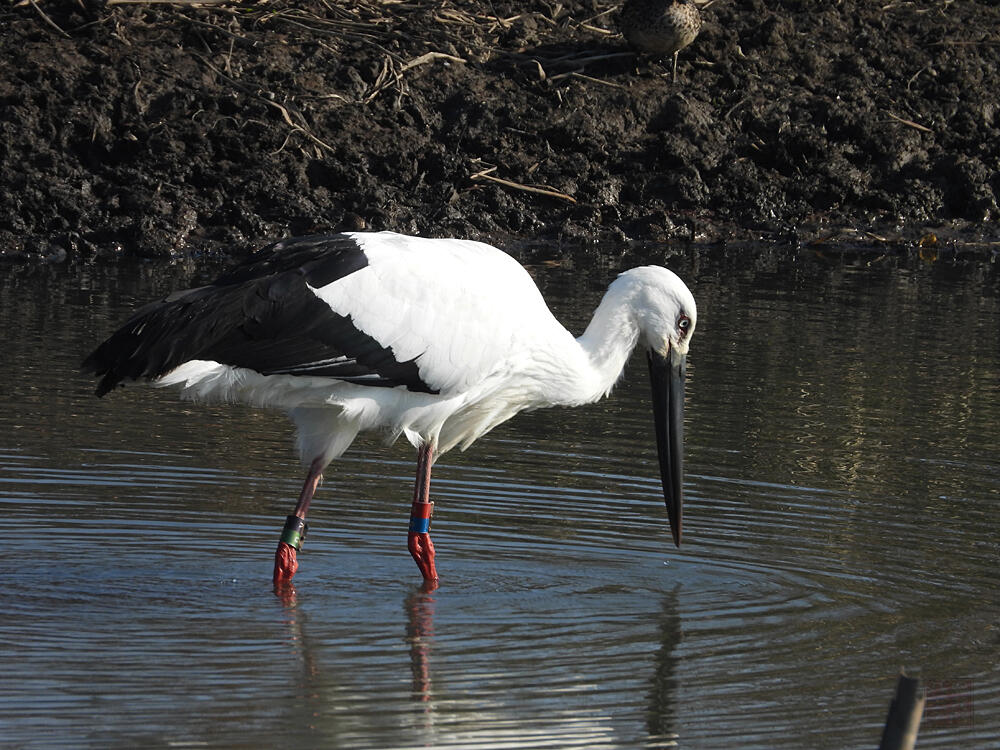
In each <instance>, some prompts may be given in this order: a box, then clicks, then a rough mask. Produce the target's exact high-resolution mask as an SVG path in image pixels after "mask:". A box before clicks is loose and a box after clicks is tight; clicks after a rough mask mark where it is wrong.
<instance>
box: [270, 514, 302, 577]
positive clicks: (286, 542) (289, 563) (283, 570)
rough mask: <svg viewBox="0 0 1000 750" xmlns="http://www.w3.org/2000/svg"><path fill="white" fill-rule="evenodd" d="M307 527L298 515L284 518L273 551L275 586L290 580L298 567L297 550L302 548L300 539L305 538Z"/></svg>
mask: <svg viewBox="0 0 1000 750" xmlns="http://www.w3.org/2000/svg"><path fill="white" fill-rule="evenodd" d="M308 528H309V527H308V526H307V525H306V522H305V520H304V519H302V518H299V517H298V516H288V518H287V519H286V521H285V528H284V529H283V530H282V532H281V541H280V542H278V550H277V551H276V552H275V553H274V579H273V580H274V585H275V586H280V585H283V584H287V583H289V582H291V580H292V576H294V575H295V572H296V571H297V570H298V569H299V560H298V552H299V550H300V549H302V541H303V540H304V539H305V538H306V529H308Z"/></svg>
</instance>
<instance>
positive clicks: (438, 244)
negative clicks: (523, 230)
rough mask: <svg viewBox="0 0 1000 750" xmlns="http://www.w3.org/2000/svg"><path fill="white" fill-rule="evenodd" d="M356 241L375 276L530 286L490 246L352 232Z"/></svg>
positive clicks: (506, 258) (515, 264) (510, 260)
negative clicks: (500, 281) (426, 277)
mask: <svg viewBox="0 0 1000 750" xmlns="http://www.w3.org/2000/svg"><path fill="white" fill-rule="evenodd" d="M349 236H350V237H351V239H352V240H354V241H355V242H357V244H358V246H359V247H360V248H361V250H362V252H363V253H364V255H365V256H366V257H367V259H368V262H369V264H370V265H371V266H372V268H373V270H375V271H376V272H377V273H378V274H379V275H382V276H386V275H392V274H394V273H398V274H411V275H412V274H417V275H420V276H430V275H432V276H434V277H435V278H436V279H437V281H438V283H439V284H441V283H447V282H448V280H449V279H450V278H461V279H462V280H463V283H466V284H467V283H472V284H475V283H476V280H477V279H483V280H492V281H493V282H494V283H495V282H496V281H497V280H498V279H497V275H498V274H499V277H500V279H503V280H504V281H506V282H507V283H528V284H531V285H532V286H534V283H533V282H532V281H531V277H530V276H529V275H528V273H527V272H526V271H525V270H524V267H523V266H522V265H521V264H520V263H518V262H517V261H516V260H515V259H514V258H513V257H511V256H510V255H508V254H507V253H505V252H504V251H503V250H500V249H498V248H496V247H493V246H492V245H487V244H486V243H484V242H476V241H475V240H461V239H451V238H443V239H437V238H428V237H412V236H408V235H404V234H397V233H395V232H368V233H363V232H356V233H351V234H350V235H349Z"/></svg>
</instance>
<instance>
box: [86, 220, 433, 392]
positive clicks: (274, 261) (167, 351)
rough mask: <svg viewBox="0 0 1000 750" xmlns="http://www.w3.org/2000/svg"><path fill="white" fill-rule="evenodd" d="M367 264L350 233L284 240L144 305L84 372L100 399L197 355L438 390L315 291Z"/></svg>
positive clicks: (277, 370)
mask: <svg viewBox="0 0 1000 750" xmlns="http://www.w3.org/2000/svg"><path fill="white" fill-rule="evenodd" d="M367 264H368V259H367V257H366V256H365V254H364V252H363V251H362V250H361V248H360V247H359V245H358V243H357V242H356V241H355V240H354V239H353V238H351V237H349V236H346V235H332V236H322V235H317V236H313V237H300V238H295V239H290V240H283V241H281V242H278V243H275V244H273V245H270V246H269V247H266V248H264V249H263V250H261V251H259V252H258V253H255V254H254V255H252V256H251V257H250V258H248V259H247V260H246V261H245V262H244V263H242V264H241V265H239V266H237V267H236V268H234V269H233V270H231V271H229V272H227V273H224V274H223V275H221V276H220V277H219V278H218V279H216V280H215V281H214V282H213V283H212V284H211V285H209V286H205V287H199V288H197V289H188V290H185V291H182V292H175V293H173V294H171V295H170V296H168V297H167V298H165V299H163V300H161V301H159V302H154V303H152V304H149V305H146V306H145V307H143V308H141V309H140V310H138V311H137V312H136V313H135V314H134V315H133V316H132V317H131V318H130V319H129V320H128V321H127V322H126V323H125V325H123V326H122V327H121V328H120V329H119V330H118V331H116V332H115V333H114V334H112V335H111V337H110V338H108V340H107V341H105V342H104V343H102V344H101V345H100V346H99V347H97V349H96V350H94V352H93V353H92V354H90V356H88V357H87V358H86V359H85V360H84V362H83V365H82V367H83V369H84V370H86V371H89V372H93V373H95V374H97V375H98V376H100V377H101V381H100V383H99V384H98V386H97V395H98V396H103V395H104V394H105V393H107V392H108V391H110V390H111V389H112V388H114V387H115V385H117V384H118V383H120V382H121V381H122V380H126V379H131V380H136V379H139V378H156V377H159V376H161V375H165V374H166V373H168V372H170V371H171V370H173V369H174V368H176V367H178V366H180V365H182V364H183V363H184V362H187V361H189V360H193V359H202V360H211V361H215V362H220V363H222V364H226V365H231V366H234V367H245V368H248V369H251V370H255V371H256V372H259V373H261V374H263V375H277V374H287V375H314V376H316V375H318V376H325V377H331V378H336V379H338V380H342V381H346V382H353V383H359V384H363V385H372V386H381V387H393V386H406V387H407V388H408V389H409V390H412V391H422V392H425V393H436V392H437V391H435V390H433V389H431V388H430V387H429V386H428V385H427V384H426V383H424V382H423V380H421V378H420V373H419V370H418V369H417V365H416V362H414V361H413V360H409V361H406V362H400V361H398V360H397V359H396V358H395V356H394V355H393V352H392V350H391V349H390V348H388V347H385V346H382V345H381V344H380V343H379V342H378V341H376V340H375V339H373V338H372V337H371V336H369V335H368V334H366V333H365V332H364V331H361V330H360V329H358V328H357V327H356V326H355V325H354V323H353V322H352V320H351V318H350V316H344V315H340V314H338V313H336V312H334V311H333V310H331V309H330V307H329V305H327V304H326V303H325V302H323V300H321V299H320V298H319V297H317V296H316V295H315V294H314V293H313V292H312V291H311V290H310V289H309V287H310V286H311V287H313V288H318V287H321V286H325V285H326V284H329V283H332V282H333V281H336V280H337V279H339V278H343V277H344V276H347V275H349V274H351V273H354V272H356V271H359V270H360V269H362V268H364V267H365V266H367Z"/></svg>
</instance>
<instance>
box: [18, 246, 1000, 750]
mask: <svg viewBox="0 0 1000 750" xmlns="http://www.w3.org/2000/svg"><path fill="white" fill-rule="evenodd" d="M649 260H652V261H660V262H662V256H657V253H656V251H649V252H648V254H647V255H646V256H645V257H638V256H637V257H628V258H623V259H622V260H621V262H620V264H616V268H610V267H606V264H605V263H598V262H596V261H595V262H591V261H586V260H581V261H579V262H578V263H576V264H574V265H567V264H555V263H542V262H539V263H537V264H536V265H535V266H533V268H532V270H533V271H534V273H535V275H536V277H537V278H538V280H539V283H540V284H541V285H542V287H543V291H544V292H545V294H546V296H547V298H548V299H549V300H550V301H551V304H552V307H553V309H554V310H555V311H556V312H557V314H558V315H559V316H560V317H561V319H563V320H564V321H565V322H566V323H567V325H568V326H569V327H570V328H571V329H573V330H577V331H579V330H581V329H582V326H583V325H584V324H585V322H586V320H587V318H588V316H589V314H590V311H591V310H592V309H593V306H594V305H595V304H596V302H597V300H598V299H599V297H600V294H601V292H602V290H603V288H604V287H605V286H606V284H607V282H608V281H609V280H610V279H611V278H612V277H613V275H614V273H615V272H616V271H617V270H618V267H617V266H618V265H620V267H622V268H624V267H629V266H631V265H636V264H638V263H639V262H644V261H649ZM667 264H668V265H670V266H671V267H672V268H674V269H675V270H677V271H678V272H679V273H680V274H681V275H682V276H683V277H684V278H686V279H688V280H689V282H690V286H691V287H692V290H693V291H694V294H695V296H696V298H697V300H698V303H699V310H700V316H699V324H698V330H697V332H696V334H695V338H694V343H693V346H692V353H691V356H690V358H689V384H688V410H687V440H688V444H687V479H686V485H685V488H686V493H687V507H686V517H685V543H684V546H683V547H682V548H681V549H680V550H677V549H674V548H673V547H672V545H671V544H670V536H669V531H668V529H667V522H666V513H665V509H664V508H663V502H662V498H661V497H660V496H659V481H658V478H657V470H656V465H655V455H654V452H653V446H652V428H651V418H650V415H649V413H648V399H647V393H646V391H647V385H646V383H645V372H644V369H645V367H644V363H643V362H642V361H641V360H640V359H638V358H636V359H635V360H634V361H633V362H632V363H631V364H630V366H629V368H628V370H627V372H626V378H625V380H624V381H623V383H622V384H621V386H620V387H619V388H617V389H616V391H615V393H614V394H613V395H612V398H610V399H609V400H606V401H604V402H602V403H601V404H597V405H594V406H591V407H585V408H580V409H576V410H565V411H556V410H552V411H542V412H537V413H534V414H527V415H521V416H520V417H518V418H517V419H515V420H514V421H513V422H510V423H508V424H507V425H504V426H503V427H501V428H498V429H497V430H495V431H494V432H493V433H491V434H490V435H488V436H486V437H485V438H483V439H482V440H480V441H479V442H478V443H477V444H476V445H475V446H474V447H473V448H472V449H471V450H470V451H469V452H467V453H465V454H459V453H453V454H448V455H446V456H445V457H444V458H443V459H442V460H441V461H440V462H439V463H438V465H437V466H436V468H435V476H434V482H433V488H432V492H433V496H434V499H435V500H436V503H437V508H436V512H435V524H434V541H435V544H436V546H437V549H438V567H439V571H440V572H441V574H442V576H443V581H442V585H441V587H440V588H439V589H438V590H437V591H434V592H433V593H424V592H422V591H421V589H420V586H419V574H418V572H417V570H416V567H415V566H414V565H413V563H412V561H411V560H410V559H409V555H408V553H407V551H406V523H407V518H408V515H409V499H410V493H411V483H412V476H413V469H414V456H413V452H412V450H411V449H410V448H409V447H408V446H405V445H402V444H399V445H396V446H394V447H393V448H391V449H386V448H384V447H383V446H381V445H380V444H379V443H378V442H377V441H376V440H374V439H370V438H369V439H362V440H360V441H359V442H358V443H357V444H356V446H355V447H354V448H353V449H352V451H351V452H350V453H349V454H348V455H347V456H346V457H345V458H344V459H343V460H341V461H339V462H338V463H337V464H336V465H335V467H333V469H332V470H331V471H330V472H329V473H328V481H327V483H326V484H325V486H324V487H323V488H322V489H321V491H320V493H319V495H318V498H317V501H316V502H315V503H314V505H313V510H312V511H311V513H310V522H311V530H310V534H309V538H308V542H307V544H306V546H305V548H304V551H303V553H302V555H301V560H302V569H301V571H300V573H299V574H298V576H297V577H296V594H295V596H294V597H290V598H288V599H286V600H282V599H279V598H278V597H276V596H275V594H274V593H273V592H272V591H271V587H270V582H269V578H270V569H271V561H272V557H271V556H272V552H273V548H274V544H275V542H276V540H277V536H278V533H279V531H280V528H281V525H282V523H283V518H284V516H285V515H286V514H287V513H289V512H290V510H291V507H292V506H293V505H294V499H295V497H296V495H297V493H298V488H299V482H300V481H301V470H300V468H299V466H298V464H297V461H296V458H295V456H294V455H293V453H292V450H291V447H290V435H291V431H290V429H289V427H288V425H287V424H286V422H285V420H284V419H283V418H282V417H281V416H280V415H274V414H270V413H266V412H255V411H252V410H249V409H245V408H242V407H209V408H205V407H198V406H192V405H190V404H184V403H181V402H178V401H177V400H176V399H175V398H174V396H173V394H171V393H168V392H160V391H151V390H147V389H144V388H137V387H130V388H127V389H125V390H124V391H119V392H117V393H115V394H113V395H111V396H108V397H106V398H105V399H102V400H98V399H95V398H94V397H93V396H92V387H93V384H92V382H91V381H90V380H88V379H87V378H86V377H84V376H82V375H80V374H78V372H77V370H76V366H77V364H78V362H79V360H80V358H81V357H82V356H83V355H84V354H85V353H86V352H87V351H88V349H89V347H91V346H92V345H93V344H95V343H96V342H97V341H98V340H99V338H100V337H101V336H102V335H104V334H106V333H108V332H109V331H110V330H111V328H112V326H113V325H114V324H115V323H117V322H120V320H121V319H122V318H123V317H124V316H125V315H126V314H127V313H128V311H129V310H130V309H131V308H132V307H133V306H134V305H136V304H137V303H140V302H142V301H146V300H148V299H151V298H155V297H156V296H157V295H162V294H164V293H166V291H167V290H169V289H170V288H173V287H175V286H179V285H184V284H189V283H193V282H197V281H199V280H202V279H200V278H199V279H192V278H191V275H190V274H187V273H185V272H184V271H183V270H179V269H165V268H163V267H156V266H140V267H130V268H121V269H105V268H84V269H76V270H71V269H65V270H63V269H56V270H53V269H34V270H31V271H27V270H22V269H15V268H7V269H0V273H2V274H3V275H2V276H0V291H2V301H0V330H2V331H3V334H2V336H3V342H4V347H3V349H4V351H3V354H2V356H0V382H2V383H3V392H2V394H0V540H2V548H0V576H2V580H3V585H2V588H0V643H2V652H0V671H2V674H3V675H4V678H3V680H2V681H0V745H2V746H4V747H7V746H9V747H32V748H33V747H66V748H87V747H95V748H97V747H100V748H105V747H133V746H138V745H143V746H150V747H157V746H159V747H163V746H171V747H199V746H216V747H218V746H224V747H234V746H238V747H245V748H256V747H260V748H269V747H274V746H276V745H277V744H279V743H280V744H281V745H285V746H290V747H316V746H324V747H338V748H408V747H491V748H502V747H512V748H513V747H540V746H551V747H559V748H568V747H599V748H636V747H649V748H658V747H673V746H680V747H691V748H705V747H741V748H802V747H812V748H842V747H852V746H858V747H862V746H864V747H874V746H876V745H877V743H878V739H879V737H880V734H881V726H882V723H883V721H884V719H885V713H886V709H887V707H888V701H889V699H890V697H891V696H892V692H893V689H894V686H895V680H896V675H897V673H898V671H899V669H900V668H901V667H905V668H906V669H907V670H908V672H910V673H911V674H917V675H919V676H921V677H922V678H923V679H924V680H925V682H926V684H927V685H928V686H929V687H930V689H931V695H930V700H929V702H928V704H927V710H926V713H925V718H924V722H923V725H922V728H921V735H920V742H919V746H920V747H921V748H924V747H942V748H944V747H988V746H990V745H991V744H992V743H993V742H994V741H995V738H996V737H997V736H1000V670H998V667H1000V597H998V595H997V584H996V570H997V562H998V559H1000V555H998V553H1000V534H998V532H1000V522H998V520H997V514H998V510H1000V441H998V436H1000V428H998V425H1000V298H998V280H997V273H996V270H995V269H994V268H993V267H992V266H989V265H986V266H983V265H980V266H975V267H972V268H965V267H962V266H959V265H956V264H949V263H947V262H944V261H938V262H936V263H923V262H920V261H917V260H913V261H909V260H899V259H896V258H879V257H877V256H875V255H866V254H862V255H860V256H858V257H855V258H852V259H845V258H838V257H833V258H822V257H820V256H816V255H813V254H805V253H779V252H774V253H773V254H768V253H759V252H758V253H754V254H753V255H750V254H747V253H743V254H740V253H733V254H732V255H723V256H720V255H719V254H718V253H697V252H695V251H688V252H683V253H680V254H677V255H674V256H673V257H671V258H670V259H669V261H668V262H667Z"/></svg>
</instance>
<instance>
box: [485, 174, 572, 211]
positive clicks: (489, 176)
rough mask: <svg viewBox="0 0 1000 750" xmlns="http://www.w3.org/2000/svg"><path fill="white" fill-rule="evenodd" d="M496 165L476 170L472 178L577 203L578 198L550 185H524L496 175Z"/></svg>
mask: <svg viewBox="0 0 1000 750" xmlns="http://www.w3.org/2000/svg"><path fill="white" fill-rule="evenodd" d="M495 171H496V167H490V168H489V169H484V170H482V171H481V172H476V173H475V174H474V175H472V176H470V177H469V179H471V180H489V181H490V182H495V183H497V184H498V185H503V186H504V187H509V188H513V189H514V190H523V191H525V192H527V193H536V194H538V195H546V196H548V197H549V198H559V199H560V200H564V201H569V202H570V203H576V198H574V197H573V196H572V195H566V193H560V192H559V191H558V190H553V189H552V188H549V187H535V186H533V185H523V184H521V183H520V182H513V181H512V180H505V179H503V178H502V177H494V176H493V175H492V174H490V172H495Z"/></svg>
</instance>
